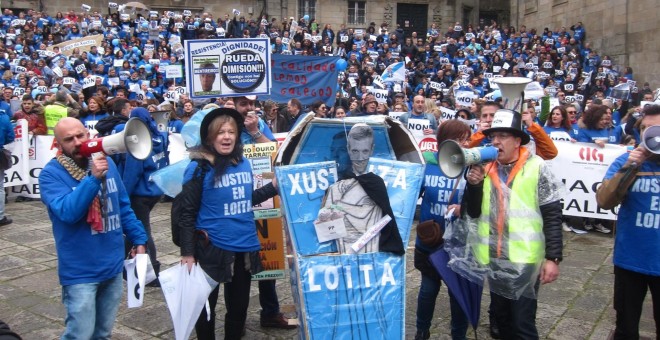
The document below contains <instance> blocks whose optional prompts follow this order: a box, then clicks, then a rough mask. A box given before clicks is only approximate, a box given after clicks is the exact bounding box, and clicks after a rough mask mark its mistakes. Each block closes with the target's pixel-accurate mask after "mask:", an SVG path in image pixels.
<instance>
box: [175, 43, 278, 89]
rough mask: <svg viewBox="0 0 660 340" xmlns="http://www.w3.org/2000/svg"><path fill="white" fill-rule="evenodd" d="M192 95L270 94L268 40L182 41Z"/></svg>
mask: <svg viewBox="0 0 660 340" xmlns="http://www.w3.org/2000/svg"><path fill="white" fill-rule="evenodd" d="M185 43H186V48H185V59H186V62H185V65H186V72H185V73H186V78H187V84H189V85H188V86H190V89H189V91H190V93H191V97H192V98H213V97H218V96H234V95H236V94H242V95H250V94H253V95H260V94H261V95H264V94H270V88H271V76H270V54H271V53H270V47H271V45H270V40H269V39H261V38H256V39H221V40H220V39H207V40H186V42H185Z"/></svg>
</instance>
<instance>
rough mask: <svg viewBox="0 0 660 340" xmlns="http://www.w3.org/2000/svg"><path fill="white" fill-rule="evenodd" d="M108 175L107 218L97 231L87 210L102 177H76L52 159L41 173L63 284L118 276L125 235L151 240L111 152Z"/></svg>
mask: <svg viewBox="0 0 660 340" xmlns="http://www.w3.org/2000/svg"><path fill="white" fill-rule="evenodd" d="M108 166H109V169H108V173H107V175H106V188H107V190H106V192H107V194H106V195H107V201H106V202H107V203H106V204H105V205H104V206H105V207H107V209H108V217H107V221H108V223H104V226H103V231H102V232H96V231H93V230H92V229H91V227H90V225H89V223H87V212H88V210H89V206H90V205H91V203H92V201H93V200H94V197H96V196H97V195H98V194H99V193H100V189H101V182H100V181H99V180H98V179H96V177H94V176H91V175H88V176H87V177H85V178H84V179H83V180H82V181H77V180H76V179H74V178H73V177H71V175H70V174H69V173H68V172H67V171H66V169H64V167H63V166H62V165H61V164H60V163H59V162H58V161H57V159H52V160H51V161H50V162H48V164H46V166H45V167H44V169H43V170H42V171H41V174H40V175H39V188H40V189H41V200H42V201H43V202H44V204H45V205H46V207H48V216H49V217H50V220H51V221H52V223H53V236H54V238H55V248H56V249H57V262H58V265H57V270H58V274H59V278H60V284H61V285H62V286H68V285H74V284H81V283H92V282H101V281H105V280H108V279H110V278H113V277H115V276H117V274H119V273H121V271H122V268H123V265H124V257H125V256H126V254H125V253H124V234H126V236H127V238H128V239H129V240H130V241H131V243H132V244H145V243H147V235H146V233H145V231H144V227H143V226H142V223H141V222H140V221H139V220H138V219H137V218H136V217H135V214H134V213H133V210H132V209H131V203H130V201H129V199H128V195H126V190H125V189H124V185H123V184H122V182H121V178H120V177H119V173H118V171H117V167H116V166H115V164H114V162H112V160H111V159H110V158H109V157H108Z"/></svg>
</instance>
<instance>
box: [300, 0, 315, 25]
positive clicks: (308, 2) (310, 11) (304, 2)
mask: <svg viewBox="0 0 660 340" xmlns="http://www.w3.org/2000/svg"><path fill="white" fill-rule="evenodd" d="M305 15H309V20H307V24H309V21H310V20H312V19H314V18H315V17H316V0H298V18H296V19H300V18H302V17H304V16H305Z"/></svg>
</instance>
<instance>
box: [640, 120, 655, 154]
mask: <svg viewBox="0 0 660 340" xmlns="http://www.w3.org/2000/svg"><path fill="white" fill-rule="evenodd" d="M639 144H640V145H641V146H643V147H645V148H646V150H649V151H650V152H652V153H654V154H656V155H658V154H660V125H653V126H649V127H647V128H646V130H644V133H643V134H642V141H641V143H639Z"/></svg>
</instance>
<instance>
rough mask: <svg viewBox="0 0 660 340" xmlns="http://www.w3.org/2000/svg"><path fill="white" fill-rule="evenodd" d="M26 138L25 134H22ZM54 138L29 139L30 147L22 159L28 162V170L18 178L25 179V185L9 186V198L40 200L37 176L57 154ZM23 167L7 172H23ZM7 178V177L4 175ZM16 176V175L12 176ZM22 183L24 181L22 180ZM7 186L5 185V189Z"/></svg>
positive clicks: (35, 137)
mask: <svg viewBox="0 0 660 340" xmlns="http://www.w3.org/2000/svg"><path fill="white" fill-rule="evenodd" d="M24 135H25V136H27V134H24ZM54 140H55V137H54V136H41V135H40V136H33V137H32V138H31V139H30V146H29V148H28V152H27V153H26V155H28V156H27V157H23V159H26V160H27V162H28V170H27V172H26V173H21V174H20V176H21V177H23V178H27V183H21V184H18V185H13V186H11V190H9V193H8V194H9V197H10V198H11V197H16V196H23V197H29V198H37V199H38V198H40V197H41V196H40V191H39V174H40V173H41V169H43V168H44V166H46V164H47V163H48V162H49V161H50V160H51V159H52V158H53V157H55V155H56V154H57V149H56V148H55V145H54ZM21 169H24V168H23V165H21V166H18V167H17V168H16V169H14V168H12V169H10V171H9V172H12V171H21V172H22V171H23V170H21ZM5 176H7V175H5ZM12 176H16V174H12ZM23 181H25V180H24V179H23ZM7 186H9V185H5V187H7Z"/></svg>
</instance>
